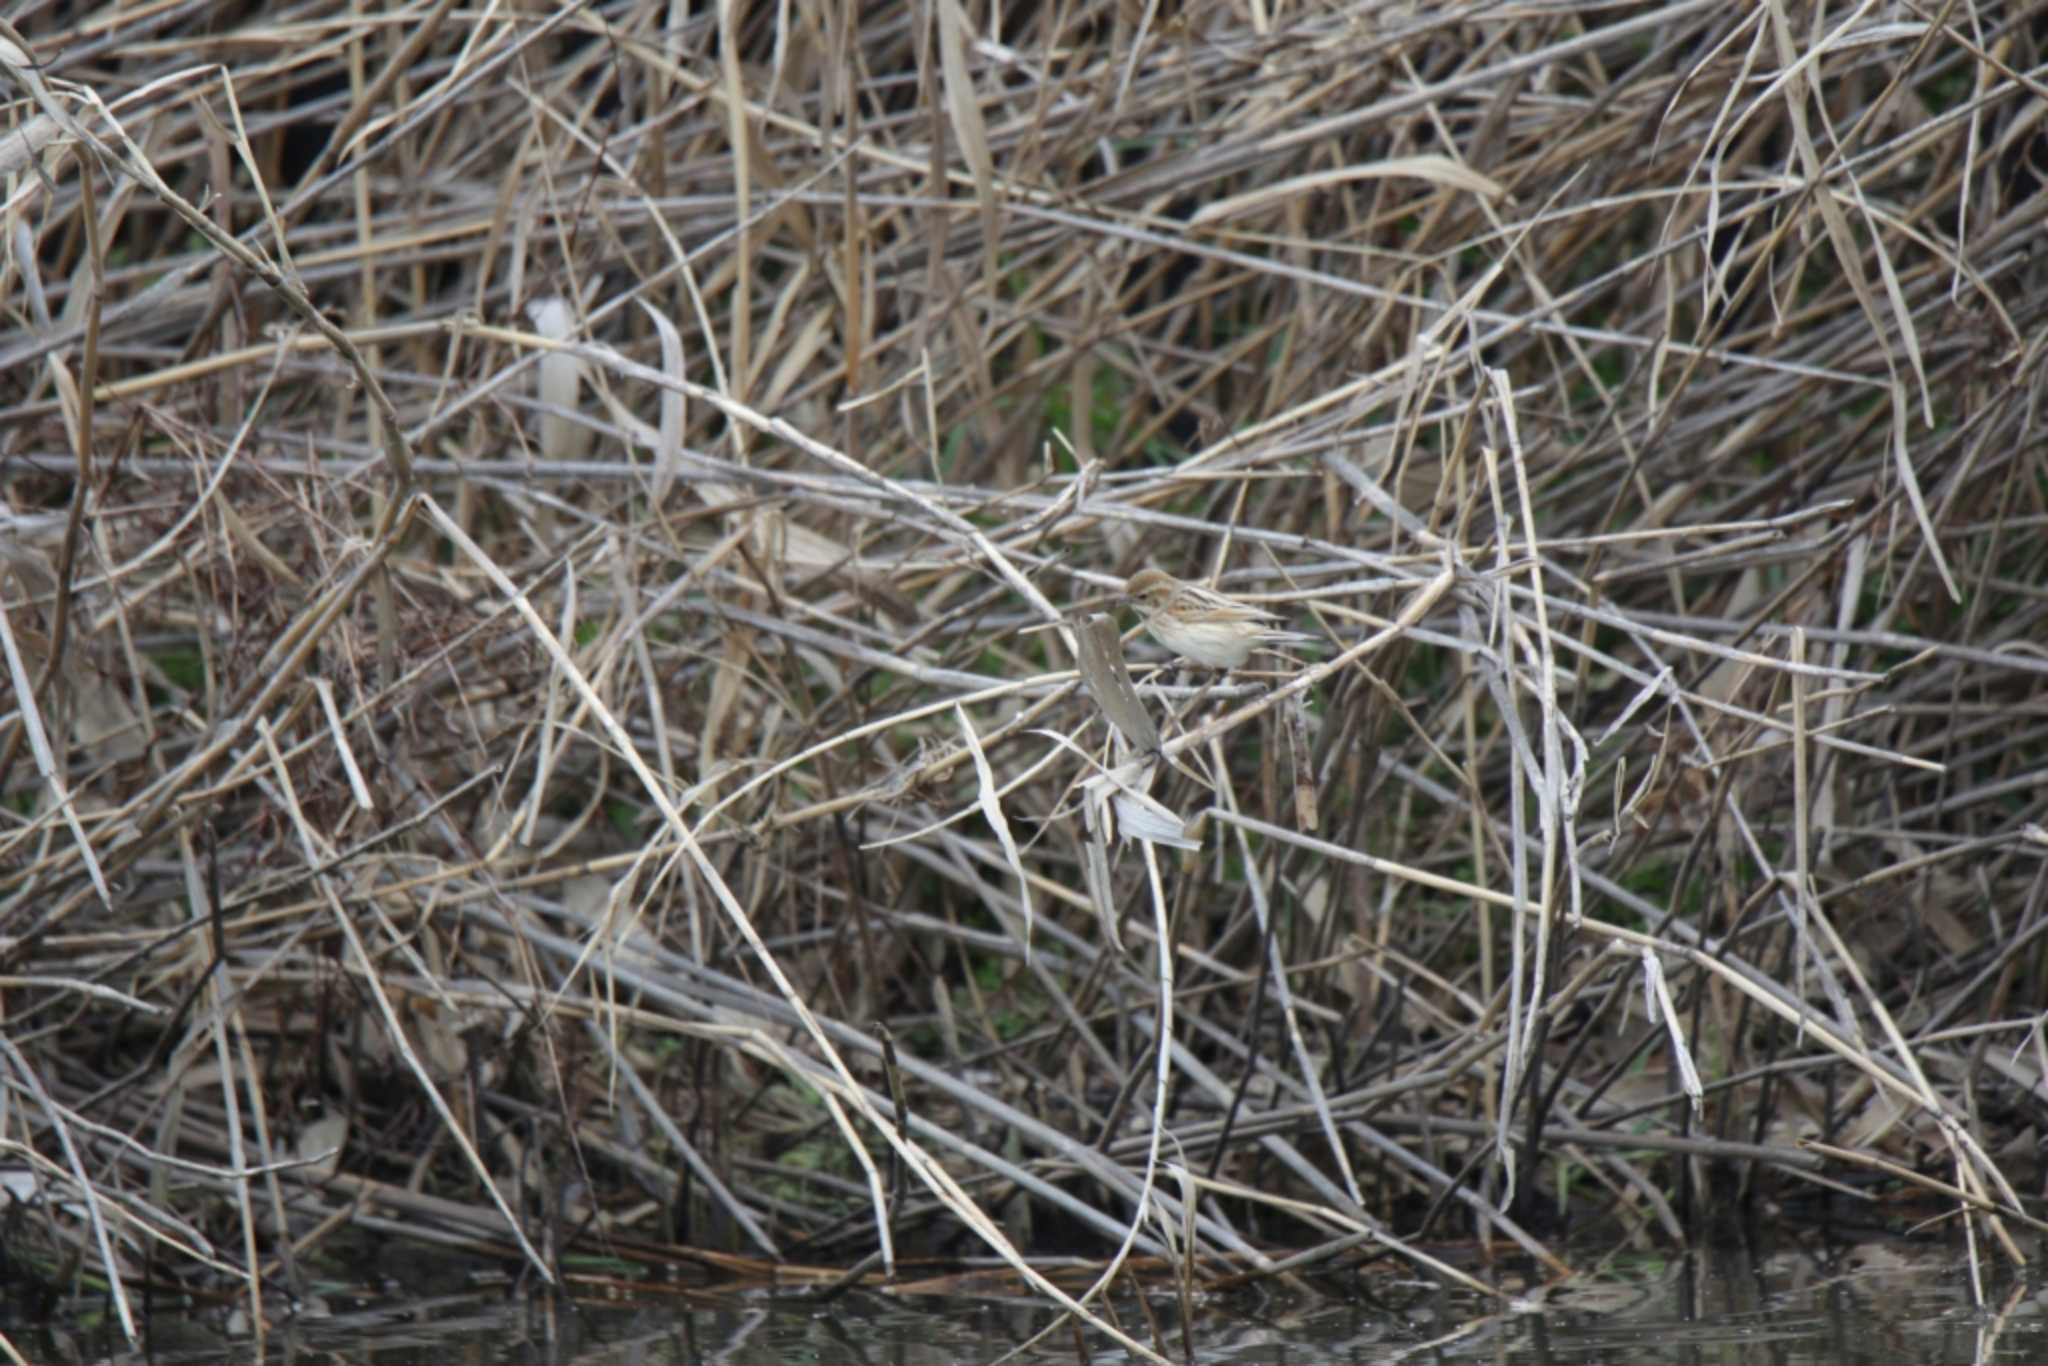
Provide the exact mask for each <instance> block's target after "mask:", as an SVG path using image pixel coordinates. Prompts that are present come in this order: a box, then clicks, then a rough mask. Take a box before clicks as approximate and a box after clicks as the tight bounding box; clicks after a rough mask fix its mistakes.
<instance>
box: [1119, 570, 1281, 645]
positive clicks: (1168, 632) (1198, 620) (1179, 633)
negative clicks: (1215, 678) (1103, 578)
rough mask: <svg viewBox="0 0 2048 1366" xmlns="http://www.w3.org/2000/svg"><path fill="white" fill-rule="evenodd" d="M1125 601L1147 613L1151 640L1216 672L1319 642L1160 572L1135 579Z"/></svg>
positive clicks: (1264, 614) (1230, 599)
mask: <svg viewBox="0 0 2048 1366" xmlns="http://www.w3.org/2000/svg"><path fill="white" fill-rule="evenodd" d="M1124 596H1125V597H1127V598H1129V599H1130V600H1131V602H1132V603H1134V604H1135V605H1136V606H1137V608H1138V610H1139V611H1140V612H1143V613H1144V614H1145V629H1146V630H1147V631H1149V632H1150V633H1151V635H1152V639H1154V640H1156V641H1158V642H1159V643H1160V644H1161V645H1164V646H1165V647H1166V648H1167V649H1169V650H1171V651H1173V652H1174V653H1175V654H1177V655H1180V656H1181V657H1183V658H1185V659H1192V660H1193V661H1194V662H1195V663H1197V664H1206V665H1208V666H1209V667H1210V668H1212V669H1235V668H1239V667H1241V666H1242V665H1243V664H1244V662H1245V660H1246V659H1248V658H1249V657H1250V656H1251V652H1252V651H1253V650H1259V649H1270V648H1271V647H1273V646H1275V645H1290V644H1303V643H1307V642H1309V641H1313V640H1315V639H1316V637H1315V636H1305V635H1301V634H1299V633H1298V632H1295V631H1281V630H1276V629H1275V628H1274V627H1273V625H1272V623H1273V622H1274V621H1276V620H1278V618H1277V617H1275V616H1274V615H1273V614H1272V613H1271V612H1266V611H1261V610H1260V609H1259V608H1256V607H1252V606H1248V605H1247V604H1245V603H1242V602H1239V601H1238V600H1237V599H1236V598H1233V597H1228V596H1226V595H1224V594H1222V593H1218V592H1216V591H1214V590H1213V589H1208V588H1203V587H1201V586H1200V585H1198V584H1192V583H1182V582H1181V581H1180V580H1179V579H1176V578H1175V577H1173V575H1171V574H1162V573H1160V572H1159V571H1158V570H1157V569H1140V570H1139V571H1138V572H1137V573H1135V574H1133V575H1131V578H1130V582H1128V583H1126V584H1125V585H1124Z"/></svg>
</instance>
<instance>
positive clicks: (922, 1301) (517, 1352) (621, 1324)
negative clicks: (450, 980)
mask: <svg viewBox="0 0 2048 1366" xmlns="http://www.w3.org/2000/svg"><path fill="white" fill-rule="evenodd" d="M1480 1274H1482V1275H1484V1274H1487V1273H1484V1272H1481V1273H1480ZM1491 1275H1492V1276H1493V1278H1494V1279H1496V1280H1497V1281H1498V1282H1499V1283H1500V1284H1502V1286H1503V1288H1505V1289H1508V1290H1509V1291H1510V1292H1511V1294H1512V1295H1513V1299H1512V1300H1511V1302H1510V1304H1509V1305H1507V1306H1505V1307H1504V1306H1503V1305H1502V1304H1501V1302H1499V1301H1493V1300H1486V1299H1483V1298H1482V1297H1479V1296H1476V1295H1473V1294H1471V1293H1469V1292H1466V1291H1456V1292H1451V1291H1444V1290H1440V1289H1438V1288H1436V1287H1435V1286H1432V1285H1428V1284H1425V1283H1421V1282H1418V1281H1415V1280H1414V1279H1412V1278H1407V1277H1403V1276H1401V1275H1399V1274H1398V1273H1394V1272H1391V1271H1390V1272H1388V1273H1386V1274H1383V1275H1378V1276H1375V1275H1374V1274H1371V1273H1368V1274H1366V1275H1363V1276H1361V1277H1359V1278H1357V1279H1355V1280H1352V1281H1349V1282H1345V1283H1341V1284H1340V1283H1333V1282H1331V1281H1327V1280H1325V1281H1320V1282H1318V1283H1316V1284H1315V1285H1313V1286H1299V1285H1297V1286H1288V1287H1264V1288H1261V1289H1257V1290H1240V1291H1236V1292H1233V1293H1231V1294H1228V1295H1217V1296H1211V1297H1209V1298H1206V1299H1204V1300H1202V1301H1200V1302H1198V1304H1197V1306H1196V1318H1195V1321H1194V1322H1193V1323H1192V1324H1190V1325H1187V1328H1188V1329H1190V1330H1191V1331H1189V1332H1188V1333H1187V1334H1186V1335H1185V1336H1186V1338H1188V1339H1191V1340H1192V1342H1193V1344H1194V1349H1195V1350H1194V1357H1193V1359H1194V1360H1195V1361H1197V1362H1203V1363H1212V1362H1213V1363H1240V1362H1242V1363H1253V1362H1274V1363H1279V1362H1311V1361H1312V1362H1318V1363H1321V1362H1385V1363H1393V1362H1407V1361H1431V1362H1454V1361H1479V1360H1484V1361H1489V1362H1503V1363H1506V1362H1529V1363H1545V1364H1546V1366H1547V1364H1548V1363H1566V1362H1569V1363H1573V1364H1574V1366H1582V1364H1583V1363H1621V1362H1630V1363H1636V1362H1665V1361H1670V1362H1700V1363H1706V1362H1712V1363H1716V1364H1717V1366H1719V1364H1720V1363H1729V1362H1752V1361H1754V1362H1771V1363H1796V1362H1822V1361H1824V1362H1884V1363H1893V1362H1901V1361H1912V1362H1927V1363H1949V1362H1955V1363H1965V1362H1968V1363H1975V1362H1985V1361H1991V1360H2000V1359H2002V1360H2008V1361H2010V1360H2022V1359H2027V1360H2031V1359H2034V1358H2035V1357H2036V1356H2037V1354H2039V1353H2040V1352H2041V1351H2042V1350H2043V1349H2044V1336H2043V1331H2042V1319H2043V1315H2042V1308H2043V1300H2042V1298H2041V1297H2040V1296H2039V1295H2038V1294H2036V1293H2035V1287H2033V1286H2031V1285H2027V1284H2020V1283H2016V1282H2015V1281H2014V1280H2013V1278H2011V1277H2010V1276H2008V1277H2006V1278H2005V1280H2004V1283H2003V1284H2002V1285H1999V1286H1996V1287H1991V1290H1992V1294H1991V1296H1990V1301H1991V1306H1992V1307H1990V1308H1988V1309H1982V1310H1980V1309H1977V1308H1974V1307H1973V1306H1972V1303H1971V1297H1970V1278H1969V1276H1968V1275H1967V1274H1966V1272H1965V1271H1964V1270H1963V1269H1961V1268H1959V1267H1958V1266H1957V1264H1956V1259H1955V1256H1954V1251H1953V1249H1951V1248H1949V1247H1948V1246H1946V1245H1928V1244H1866V1245H1862V1246H1859V1247H1855V1248H1849V1249H1842V1250H1837V1251H1831V1252H1824V1253H1815V1252H1811V1251H1807V1250H1792V1251H1787V1252H1783V1253H1779V1254H1775V1255H1772V1256H1769V1257H1758V1256H1755V1255H1753V1254H1751V1253H1749V1252H1746V1251H1743V1250H1739V1249H1738V1250H1723V1251H1714V1252H1702V1253H1695V1254H1687V1255H1673V1256H1668V1257H1666V1256H1655V1255H1633V1256H1629V1257H1625V1258H1624V1257H1617V1258H1613V1259H1610V1260H1609V1261H1608V1262H1607V1263H1606V1264H1605V1265H1602V1266H1599V1267H1598V1268H1597V1269H1596V1270H1593V1271H1589V1272H1587V1273H1585V1274H1583V1275H1582V1276H1581V1277H1580V1278H1579V1279H1577V1280H1575V1281H1572V1282H1568V1283H1565V1284H1563V1285H1558V1286H1550V1287H1542V1286H1539V1285H1532V1284H1527V1283H1524V1282H1522V1281H1520V1280H1519V1279H1518V1275H1517V1273H1516V1272H1514V1271H1512V1270H1507V1269H1502V1268H1498V1267H1497V1268H1495V1269H1494V1270H1493V1272H1492V1273H1491ZM589 1289H590V1287H589V1286H587V1285H586V1286H585V1290H586V1291H587V1290H589ZM628 1296H630V1298H628ZM1110 1310H1111V1312H1112V1313H1113V1316H1114V1318H1115V1320H1116V1321H1117V1322H1118V1323H1119V1324H1120V1326H1121V1327H1122V1328H1123V1329H1124V1331H1126V1332H1128V1333H1130V1334H1131V1335H1132V1336H1134V1337H1136V1338H1138V1339H1140V1340H1141V1341H1146V1342H1151V1343H1155V1344H1156V1345H1158V1347H1159V1349H1160V1350H1161V1351H1162V1352H1163V1353H1165V1354H1166V1355H1168V1356H1170V1357H1172V1358H1173V1359H1175V1360H1183V1359H1185V1358H1184V1357H1183V1354H1182V1353H1183V1341H1184V1335H1183V1325H1182V1323H1181V1322H1180V1319H1179V1305H1178V1302H1177V1300H1176V1297H1175V1296H1174V1294H1173V1293H1172V1291H1171V1289H1170V1288H1169V1287H1163V1286H1162V1287H1161V1288H1160V1291H1159V1293H1158V1294H1156V1295H1153V1296H1148V1297H1147V1302H1146V1303H1141V1302H1140V1301H1139V1299H1138V1297H1136V1296H1135V1295H1130V1294H1125V1295H1120V1296H1118V1297H1117V1298H1116V1299H1115V1300H1114V1301H1113V1302H1112V1303H1111V1305H1110ZM1055 1322H1056V1316H1055V1315H1054V1314H1052V1313H1050V1312H1048V1311H1046V1310H1045V1309H1043V1308H1041V1307H1040V1306H1038V1305H1037V1304H1036V1303H1034V1302H1031V1301H1028V1300H1024V1299H1021V1298H1012V1297H1007V1296H1002V1295H995V1294H987V1295H980V1296H966V1295H953V1296H944V1297H940V1296H930V1295H918V1296H904V1295H895V1294H888V1293H880V1292H870V1291H861V1292H856V1293H853V1294H848V1295H844V1296H841V1297H839V1298H837V1299H834V1300H832V1301H831V1302H830V1303H829V1304H820V1303H818V1302H816V1301H814V1300H811V1299H809V1298H807V1297H806V1296H804V1295H802V1294H800V1293H785V1292H779V1291H771V1290H762V1289H752V1290H726V1291H717V1290H713V1291H703V1290H681V1289H671V1288H662V1287H654V1288H632V1289H630V1290H627V1289H622V1288H620V1287H612V1288H611V1289H610V1291H609V1293H608V1294H606V1295H605V1296H604V1297H602V1298H598V1297H589V1296H587V1297H585V1298H581V1299H570V1298H552V1297H542V1296H524V1295H519V1294H516V1293H514V1292H510V1291H508V1290H506V1289H505V1288H503V1287H490V1288H478V1289H472V1290H469V1291H466V1292H464V1293H459V1294H448V1295H441V1296H437V1297H432V1298H421V1299H415V1300H410V1301H403V1302H400V1301H394V1300H381V1301H376V1302H367V1301H362V1300H357V1299H351V1298H348V1297H329V1298H325V1299H314V1300H313V1301H311V1302H310V1303H309V1305H308V1308H307V1311H306V1312H305V1313H303V1314H301V1315H300V1316H298V1317H297V1318H295V1319H293V1320H291V1321H289V1322H286V1323H281V1324H278V1325H276V1326H275V1327H274V1328H273V1329H272V1330H271V1331H270V1332H269V1333H268V1334H267V1335H266V1342H265V1348H266V1350H265V1352H264V1356H265V1357H266V1358H268V1359H273V1360H278V1361H289V1362H293V1363H309V1362H321V1361H326V1360H349V1361H375V1362H377V1363H379V1364H380V1366H405V1364H406V1363H414V1362H417V1363H422V1366H429V1364H430V1366H454V1363H456V1362H460V1363H463V1366H468V1364H469V1363H478V1364H481V1363H493V1362H519V1363H542V1364H544V1366H554V1364H555V1363H562V1364H563V1366H566V1364H567V1363H613V1362H617V1363H631V1366H654V1364H655V1363H661V1364H663V1366H667V1364H668V1363H676V1364H677V1366H681V1364H683V1363H688V1364H690V1366H695V1364H696V1363H718V1364H719V1366H747V1364H748V1363H756V1362H759V1363H771V1362H773V1363H781V1362H789V1361H805V1362H819V1363H860V1364H861V1366H884V1364H887V1366H925V1364H926V1363H989V1362H994V1361H996V1360H997V1359H998V1358H1000V1357H1002V1356H1003V1355H1004V1354H1006V1353H1009V1352H1012V1351H1016V1350H1017V1349H1019V1348H1021V1347H1024V1345H1025V1344H1027V1343H1029V1342H1030V1341H1031V1340H1032V1339H1033V1338H1034V1337H1036V1336H1037V1335H1038V1334H1040V1333H1041V1332H1042V1331H1043V1330H1045V1329H1046V1328H1048V1327H1050V1326H1052V1325H1054V1324H1055ZM239 1327H240V1325H239V1324H238V1323H237V1321H236V1319H235V1316H234V1313H233V1311H231V1310H223V1311H220V1312H219V1313H217V1314H215V1315H212V1316H207V1315H186V1316H170V1315H157V1316H156V1317H154V1318H153V1319H152V1320H151V1326H150V1336H149V1341H148V1343H147V1344H146V1346H145V1347H144V1348H143V1350H142V1351H141V1352H139V1353H126V1352H119V1351H116V1352H110V1353H106V1354H105V1355H102V1353H101V1352H98V1351H94V1350H92V1347H91V1345H89V1341H88V1340H89V1338H90V1334H83V1335H81V1334H80V1333H78V1332H75V1331H72V1332H58V1331H55V1330H49V1329H44V1330H40V1331H38V1330H35V1329H31V1328H27V1327H24V1326H22V1325H18V1324H17V1325H12V1326H11V1327H10V1328H9V1336H10V1337H11V1338H12V1340H13V1341H14V1342H15V1344H16V1345H17V1346H18V1347H21V1348H22V1349H24V1350H25V1351H30V1352H34V1353H35V1354H36V1355H39V1356H41V1357H42V1359H44V1360H51V1361H62V1360H88V1359H107V1358H108V1357H111V1358H112V1359H114V1360H123V1359H129V1360H137V1359H147V1360H149V1361H151V1362H156V1363H181V1362H202V1361H203V1362H212V1361H226V1360H236V1361H247V1360H250V1359H252V1357H253V1355H254V1352H253V1343H252V1342H251V1341H250V1340H249V1339H248V1338H247V1337H246V1336H241V1335H239V1334H238V1331H237V1330H238V1328H239ZM1026 1357H1027V1358H1028V1359H1030V1360H1036V1361H1047V1360H1056V1361H1079V1360H1089V1361H1094V1362H1122V1361H1127V1360H1129V1359H1130V1357H1129V1355H1128V1354H1127V1353H1125V1352H1124V1351H1122V1350H1121V1349H1118V1348H1115V1347H1114V1346H1113V1344H1107V1343H1105V1342H1102V1341H1099V1340H1096V1341H1083V1340H1081V1339H1080V1338H1078V1337H1077V1336H1076V1334H1075V1333H1074V1331H1073V1329H1072V1327H1071V1325H1067V1326H1062V1327H1059V1328H1057V1329H1056V1331H1055V1332H1054V1333H1053V1334H1052V1335H1051V1336H1050V1337H1048V1338H1047V1339H1046V1340H1044V1341H1043V1342H1041V1343H1039V1344H1038V1346H1037V1347H1035V1348H1032V1349H1029V1351H1028V1352H1027V1353H1026Z"/></svg>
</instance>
